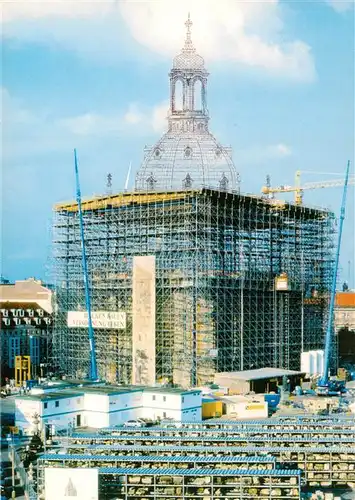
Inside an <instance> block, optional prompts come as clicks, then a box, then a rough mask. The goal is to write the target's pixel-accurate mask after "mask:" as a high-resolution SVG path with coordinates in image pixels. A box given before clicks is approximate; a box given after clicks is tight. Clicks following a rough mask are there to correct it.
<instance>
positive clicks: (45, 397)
mask: <svg viewBox="0 0 355 500" xmlns="http://www.w3.org/2000/svg"><path fill="white" fill-rule="evenodd" d="M83 395H84V393H83V392H79V391H78V392H76V391H75V392H74V391H58V392H45V393H43V394H26V395H24V396H16V398H15V399H21V400H30V401H42V402H44V401H54V400H57V399H67V398H75V397H79V396H83Z"/></svg>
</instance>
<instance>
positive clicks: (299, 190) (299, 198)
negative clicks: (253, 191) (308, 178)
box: [261, 170, 355, 205]
mask: <svg viewBox="0 0 355 500" xmlns="http://www.w3.org/2000/svg"><path fill="white" fill-rule="evenodd" d="M301 172H302V171H301V170H297V172H296V174H295V185H294V186H287V185H285V186H279V187H271V181H270V176H267V178H266V185H265V186H263V187H262V189H261V192H262V193H263V194H266V195H271V196H272V197H273V196H274V195H275V194H276V193H295V204H296V205H302V202H303V191H306V190H308V189H324V188H332V187H340V186H343V185H344V179H334V180H331V181H320V182H307V183H305V184H303V186H301ZM312 173H318V172H312ZM348 184H355V176H351V177H349V180H348Z"/></svg>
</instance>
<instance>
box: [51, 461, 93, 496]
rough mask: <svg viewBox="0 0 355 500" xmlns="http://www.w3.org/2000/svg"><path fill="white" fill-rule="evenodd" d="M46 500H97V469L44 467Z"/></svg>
mask: <svg viewBox="0 0 355 500" xmlns="http://www.w3.org/2000/svg"><path fill="white" fill-rule="evenodd" d="M45 495H46V500H68V498H71V497H72V498H75V500H98V498H99V474H98V469H82V468H80V469H69V468H68V469H67V468H64V467H53V468H50V467H46V469H45Z"/></svg>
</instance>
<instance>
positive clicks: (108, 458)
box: [40, 453, 276, 463]
mask: <svg viewBox="0 0 355 500" xmlns="http://www.w3.org/2000/svg"><path fill="white" fill-rule="evenodd" d="M40 459H41V460H51V461H61V460H70V461H73V460H88V461H97V460H98V461H102V462H171V463H181V462H190V463H192V462H204V463H207V462H209V463H220V462H225V463H248V462H251V463H255V462H261V463H275V461H276V460H275V458H274V457H272V456H271V455H266V456H265V455H264V456H251V457H250V456H249V457H238V456H232V457H230V456H223V457H216V456H205V457H204V456H195V457H192V456H186V457H182V456H178V455H173V456H170V457H166V456H165V457H164V456H159V455H150V456H149V455H148V456H147V455H133V456H131V455H121V456H120V455H90V454H86V453H85V454H75V455H73V454H67V453H65V454H53V453H51V454H46V455H41V456H40Z"/></svg>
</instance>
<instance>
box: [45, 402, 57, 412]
mask: <svg viewBox="0 0 355 500" xmlns="http://www.w3.org/2000/svg"><path fill="white" fill-rule="evenodd" d="M54 403H55V407H56V408H58V406H59V401H54ZM43 407H44V409H45V410H46V409H47V408H48V403H44V405H43Z"/></svg>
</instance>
